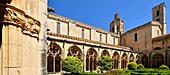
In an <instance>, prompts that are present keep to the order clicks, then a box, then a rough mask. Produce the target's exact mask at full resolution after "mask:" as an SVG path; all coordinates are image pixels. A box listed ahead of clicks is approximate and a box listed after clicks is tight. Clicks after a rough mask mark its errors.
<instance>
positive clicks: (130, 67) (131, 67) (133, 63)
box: [128, 62, 137, 70]
mask: <svg viewBox="0 0 170 75" xmlns="http://www.w3.org/2000/svg"><path fill="white" fill-rule="evenodd" d="M128 69H129V70H136V69H137V64H136V62H130V63H129V64H128Z"/></svg>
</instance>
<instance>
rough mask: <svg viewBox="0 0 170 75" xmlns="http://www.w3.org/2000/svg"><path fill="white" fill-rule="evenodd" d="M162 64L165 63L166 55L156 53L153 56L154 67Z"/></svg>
mask: <svg viewBox="0 0 170 75" xmlns="http://www.w3.org/2000/svg"><path fill="white" fill-rule="evenodd" d="M162 64H164V56H163V55H162V54H161V53H156V54H155V55H153V56H152V67H153V68H158V67H159V66H161V65H162Z"/></svg>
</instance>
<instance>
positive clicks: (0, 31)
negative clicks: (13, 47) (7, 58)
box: [0, 24, 2, 49]
mask: <svg viewBox="0 0 170 75" xmlns="http://www.w3.org/2000/svg"><path fill="white" fill-rule="evenodd" d="M0 36H1V38H0V49H1V45H2V24H0Z"/></svg>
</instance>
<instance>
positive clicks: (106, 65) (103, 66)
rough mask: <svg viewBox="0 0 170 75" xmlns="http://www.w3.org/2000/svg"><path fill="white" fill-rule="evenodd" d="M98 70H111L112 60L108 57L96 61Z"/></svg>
mask: <svg viewBox="0 0 170 75" xmlns="http://www.w3.org/2000/svg"><path fill="white" fill-rule="evenodd" d="M96 63H97V66H99V69H100V70H101V71H102V70H110V69H111V68H112V64H113V60H112V58H110V57H109V56H101V57H99V58H98V60H97V61H96Z"/></svg>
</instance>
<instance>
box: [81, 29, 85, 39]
mask: <svg viewBox="0 0 170 75" xmlns="http://www.w3.org/2000/svg"><path fill="white" fill-rule="evenodd" d="M81 36H82V39H84V29H82V34H81Z"/></svg>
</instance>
